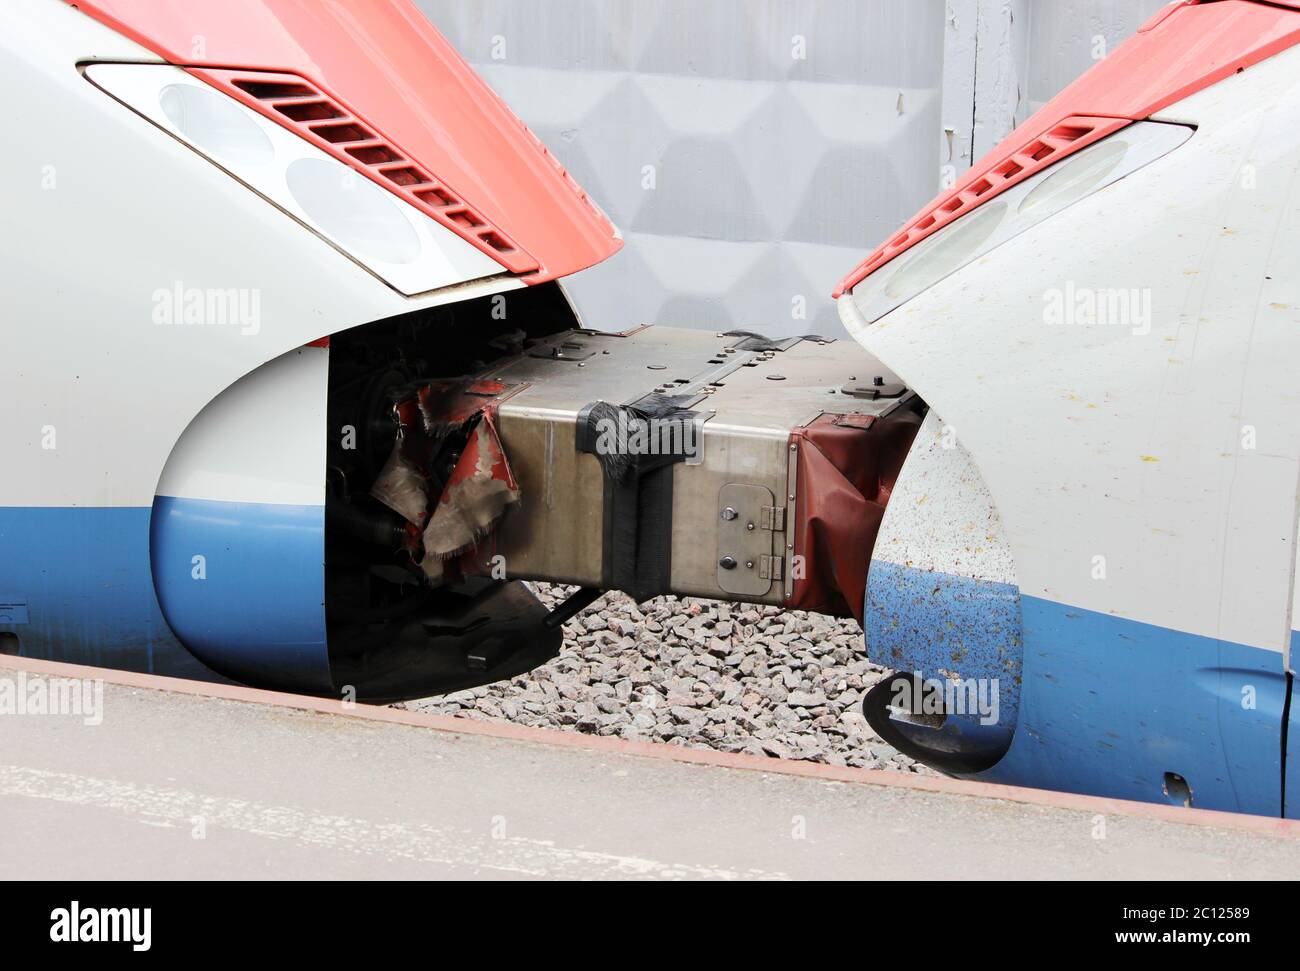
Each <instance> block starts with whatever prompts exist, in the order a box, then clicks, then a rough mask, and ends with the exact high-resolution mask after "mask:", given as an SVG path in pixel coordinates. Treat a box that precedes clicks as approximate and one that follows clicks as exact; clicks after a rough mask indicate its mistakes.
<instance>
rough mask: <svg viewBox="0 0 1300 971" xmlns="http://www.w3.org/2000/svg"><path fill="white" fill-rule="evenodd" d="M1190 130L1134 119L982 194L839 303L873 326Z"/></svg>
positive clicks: (1136, 166)
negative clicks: (985, 197) (976, 203)
mask: <svg viewBox="0 0 1300 971" xmlns="http://www.w3.org/2000/svg"><path fill="white" fill-rule="evenodd" d="M1193 131H1194V129H1192V128H1189V127H1187V126H1186V125H1171V124H1165V123H1162V122H1138V123H1136V124H1133V125H1129V126H1127V127H1126V128H1124V129H1122V130H1120V131H1118V132H1116V133H1115V134H1114V135H1111V136H1110V137H1109V138H1104V139H1102V140H1101V141H1099V142H1097V143H1095V144H1093V145H1091V146H1089V147H1088V148H1085V149H1084V150H1082V151H1080V152H1078V153H1077V154H1074V155H1071V156H1069V157H1068V158H1066V159H1064V160H1062V161H1061V162H1059V163H1058V164H1056V165H1053V166H1051V167H1050V168H1047V169H1044V170H1043V171H1042V172H1040V173H1039V174H1038V175H1036V176H1034V177H1033V178H1030V179H1026V180H1025V181H1024V182H1021V183H1019V184H1018V185H1015V186H1013V187H1012V188H1010V189H1008V190H1007V191H1005V192H1003V193H1001V194H1000V195H998V196H996V197H994V198H992V199H990V200H989V201H988V202H986V203H984V204H983V205H982V206H980V207H979V208H977V209H974V210H972V211H971V212H969V213H967V214H966V215H964V216H962V217H961V218H959V219H956V220H954V221H953V222H952V223H951V224H950V225H948V226H946V227H944V228H943V229H941V230H939V231H938V232H936V233H934V234H933V235H932V236H929V237H927V238H926V239H924V240H922V241H921V242H920V243H917V244H916V245H915V246H913V247H912V248H911V249H909V250H908V251H907V252H905V253H903V254H901V255H900V256H898V257H897V258H896V259H894V260H892V261H890V262H889V263H886V264H884V265H883V266H881V267H880V268H879V269H877V270H876V271H875V272H873V273H872V274H871V275H870V276H869V277H867V278H866V279H865V280H863V281H862V282H861V283H859V284H858V285H857V286H856V287H854V288H853V290H852V291H850V295H849V296H848V297H847V298H846V299H844V300H842V301H841V306H842V308H843V309H844V311H845V313H846V315H848V314H851V315H852V316H853V317H854V318H857V319H854V320H851V321H849V320H846V323H849V324H852V325H856V326H859V327H861V326H866V325H868V324H873V323H875V322H876V321H877V320H879V319H880V318H882V317H884V316H885V315H886V314H888V313H889V312H890V311H892V310H896V309H897V308H898V307H901V306H902V305H903V304H905V303H907V302H908V301H909V300H911V299H912V298H913V297H916V296H919V295H920V294H921V293H923V292H925V291H926V290H928V289H930V287H932V286H934V285H935V284H936V283H938V282H940V281H941V280H943V279H945V278H947V277H948V276H950V275H952V274H953V273H956V272H957V271H958V270H960V269H961V268H962V267H965V266H968V265H970V264H971V263H973V262H975V261H976V260H978V259H979V258H981V257H982V256H985V255H986V254H988V253H990V252H992V251H993V250H994V249H996V248H997V247H999V246H1001V245H1002V244H1003V243H1005V242H1006V241H1007V240H1009V239H1012V238H1014V237H1016V236H1019V235H1020V234H1021V233H1023V232H1025V231H1026V230H1028V229H1030V228H1032V227H1033V226H1037V225H1038V224H1039V223H1041V222H1043V221H1044V220H1046V219H1048V218H1050V217H1052V216H1054V215H1056V214H1057V213H1058V212H1061V211H1062V210H1063V209H1066V208H1067V207H1069V206H1071V205H1073V204H1074V203H1076V202H1078V201H1079V200H1080V199H1083V198H1085V197H1087V196H1090V195H1092V194H1093V193H1094V192H1098V191H1100V190H1102V189H1104V188H1106V186H1108V185H1111V184H1112V183H1115V182H1118V181H1119V180H1120V179H1122V178H1124V177H1125V176H1126V175H1129V174H1131V173H1133V172H1135V171H1137V170H1138V169H1140V168H1142V167H1143V166H1146V165H1149V164H1150V163H1151V162H1154V161H1155V160H1156V159H1158V158H1160V157H1161V156H1163V155H1167V154H1168V153H1169V152H1171V151H1173V150H1174V149H1175V148H1177V147H1178V146H1179V145H1181V144H1182V143H1183V142H1185V141H1186V140H1187V139H1188V138H1190V137H1191V135H1192V132H1193Z"/></svg>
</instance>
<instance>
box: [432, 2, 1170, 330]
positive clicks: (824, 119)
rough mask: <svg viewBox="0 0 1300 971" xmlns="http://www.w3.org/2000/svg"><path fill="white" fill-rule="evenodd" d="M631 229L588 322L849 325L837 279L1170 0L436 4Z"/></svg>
mask: <svg viewBox="0 0 1300 971" xmlns="http://www.w3.org/2000/svg"><path fill="white" fill-rule="evenodd" d="M417 2H418V3H419V5H420V7H421V8H422V9H423V10H424V12H425V14H426V15H427V16H428V17H429V18H430V20H432V21H433V23H434V24H435V25H436V26H437V27H438V28H439V30H441V31H442V32H443V33H444V34H445V35H446V36H447V37H448V39H449V40H451V42H452V43H453V44H455V45H456V47H457V48H458V49H459V50H460V52H461V53H462V54H463V55H464V56H465V57H466V59H467V60H469V61H470V62H471V63H472V64H473V65H474V66H475V67H476V68H477V69H478V70H479V71H480V72H481V73H482V74H483V75H484V77H486V78H487V80H488V82H489V83H490V84H492V86H493V87H495V88H496V89H497V91H499V92H500V93H501V95H502V96H503V97H504V98H505V99H506V100H507V101H508V102H510V104H511V106H512V107H513V108H514V109H515V111H516V112H518V113H519V115H520V116H521V117H522V118H523V119H524V120H525V121H526V122H528V124H529V125H530V126H531V127H532V129H533V130H534V131H535V132H537V134H538V135H539V136H540V137H541V138H542V139H543V141H545V142H546V143H547V145H549V146H550V147H551V149H552V150H553V151H554V152H555V153H556V155H558V156H559V158H560V159H561V161H563V162H564V164H565V165H566V166H567V167H568V168H569V170H570V171H571V172H572V173H573V175H574V177H575V178H576V179H577V180H578V181H579V182H580V183H581V184H582V185H583V186H585V187H586V188H587V189H588V190H589V191H590V192H591V194H592V196H593V198H595V199H596V200H597V201H598V202H600V204H601V205H602V206H604V207H605V209H606V210H607V211H608V212H609V214H610V216H611V217H612V218H613V219H614V221H615V222H616V223H617V224H618V225H619V227H620V228H621V229H622V230H623V233H624V235H625V237H626V239H627V245H626V247H625V249H624V250H623V252H622V253H620V254H619V255H618V256H616V257H615V258H613V259H612V260H610V261H608V262H607V263H605V264H603V265H602V266H599V267H596V268H594V269H592V270H588V271H586V272H585V273H582V274H579V275H578V276H576V277H574V278H572V279H571V280H570V281H569V289H570V292H571V293H572V294H573V295H574V298H575V300H576V301H577V303H578V306H579V309H580V311H581V312H582V314H583V316H584V318H585V320H586V322H587V324H588V326H592V327H599V328H601V329H622V328H625V327H629V326H633V325H636V324H640V323H659V324H671V325H676V326H687V327H698V328H702V329H706V330H723V329H735V328H743V329H748V330H757V331H761V332H763V333H768V334H772V335H774V336H776V335H781V336H785V335H795V334H807V333H819V334H826V335H828V336H835V335H842V334H843V330H842V327H841V325H840V323H839V320H838V318H837V316H836V313H835V308H834V305H833V304H832V302H831V300H830V292H831V290H832V289H833V288H834V285H835V283H836V281H838V280H839V279H840V278H841V277H842V276H844V275H845V274H846V273H847V272H848V271H849V270H850V269H852V268H853V266H855V265H856V264H857V263H858V262H859V261H860V260H861V259H862V258H863V257H865V256H866V254H867V253H868V252H869V251H870V250H871V249H873V248H874V247H875V246H876V245H878V244H879V242H880V241H881V240H882V239H884V237H885V236H886V235H888V234H889V233H890V232H892V231H893V230H894V229H896V228H897V227H898V226H899V224H900V223H902V222H903V221H904V220H906V219H907V218H908V217H909V216H911V215H912V214H913V213H915V212H916V211H917V210H918V209H919V208H920V207H921V206H922V205H924V204H925V203H926V202H927V201H928V200H929V199H930V198H931V197H932V196H933V195H934V194H935V192H936V191H937V189H938V188H939V187H940V185H941V184H942V182H943V181H944V180H945V179H951V178H955V176H956V175H958V174H960V172H962V171H964V170H965V169H966V168H967V167H969V166H970V164H971V161H972V158H973V157H974V158H978V157H979V156H980V155H982V154H983V153H984V152H985V151H987V150H988V149H989V148H991V147H992V146H993V145H994V144H996V143H997V142H998V141H999V140H1000V139H1001V138H1002V137H1003V136H1004V135H1006V134H1007V133H1008V132H1009V131H1010V130H1011V129H1012V128H1013V127H1014V126H1015V125H1016V124H1019V123H1020V122H1021V121H1023V120H1024V119H1025V118H1027V117H1028V116H1029V115H1030V114H1032V112H1033V111H1034V110H1036V109H1037V108H1038V107H1040V106H1041V105H1042V104H1043V103H1044V102H1045V101H1047V100H1048V99H1049V98H1051V97H1052V95H1054V94H1055V93H1056V92H1057V91H1059V90H1060V89H1061V88H1062V87H1064V86H1065V85H1066V84H1068V83H1069V82H1070V81H1071V80H1073V79H1074V78H1075V77H1077V76H1078V75H1079V74H1081V73H1083V72H1084V71H1085V70H1087V69H1088V68H1089V67H1090V66H1091V65H1092V64H1093V63H1094V61H1095V59H1096V57H1098V56H1100V55H1103V54H1104V53H1106V52H1108V51H1109V50H1110V49H1113V48H1114V46H1116V45H1117V44H1118V43H1119V42H1121V41H1122V40H1123V39H1124V38H1126V37H1128V36H1129V35H1130V34H1132V33H1133V32H1134V31H1135V30H1136V29H1137V27H1139V26H1140V25H1141V24H1142V22H1143V21H1144V20H1146V18H1147V17H1149V16H1150V14H1151V13H1153V12H1154V11H1155V10H1156V9H1158V8H1159V7H1160V6H1161V5H1162V0H417Z"/></svg>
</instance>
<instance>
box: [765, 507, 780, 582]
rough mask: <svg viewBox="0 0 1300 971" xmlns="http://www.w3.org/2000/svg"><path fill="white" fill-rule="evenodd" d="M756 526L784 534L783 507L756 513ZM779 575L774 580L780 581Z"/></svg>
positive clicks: (767, 508)
mask: <svg viewBox="0 0 1300 971" xmlns="http://www.w3.org/2000/svg"><path fill="white" fill-rule="evenodd" d="M758 525H759V527H760V528H762V529H766V530H770V531H771V532H773V533H784V532H785V507H784V506H764V507H763V508H762V509H760V510H759V513H758ZM780 578H781V577H780V574H778V575H777V577H776V579H778V580H779V579H780Z"/></svg>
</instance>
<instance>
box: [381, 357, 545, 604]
mask: <svg viewBox="0 0 1300 971" xmlns="http://www.w3.org/2000/svg"><path fill="white" fill-rule="evenodd" d="M506 391H507V386H506V385H505V384H503V383H502V382H500V381H494V380H478V381H468V382H467V381H439V382H433V383H430V384H426V385H424V386H423V387H421V388H419V389H418V390H417V391H414V392H413V393H412V394H411V395H410V396H409V397H407V398H406V399H404V400H403V401H400V402H398V403H397V404H396V405H395V406H394V414H395V417H396V420H397V423H398V426H399V433H398V437H397V444H396V445H395V446H394V448H393V454H392V455H391V456H390V457H389V460H388V463H387V465H385V467H384V470H383V471H382V472H381V473H380V475H379V478H378V479H377V480H376V482H375V484H374V486H373V488H372V489H371V493H370V494H371V495H372V496H373V497H374V498H375V499H377V500H378V501H380V502H382V503H383V504H384V505H385V506H387V507H388V508H389V509H391V510H393V511H394V512H396V513H397V514H398V515H400V516H402V517H404V518H405V519H406V520H407V522H408V523H410V524H411V539H412V542H411V544H410V547H409V549H410V551H411V553H412V556H413V557H414V559H415V561H416V562H417V563H418V564H419V565H420V566H421V567H422V568H423V569H424V572H425V574H426V575H427V576H428V578H429V581H430V582H431V583H435V584H436V583H440V582H442V581H443V580H444V579H445V578H446V577H447V576H448V575H455V574H457V573H472V572H477V564H476V562H469V561H466V562H465V563H459V562H457V561H458V560H460V559H461V558H462V557H464V556H465V555H467V554H469V553H471V552H473V553H482V547H483V546H484V545H485V544H489V541H490V539H491V537H492V535H493V533H494V532H495V531H496V528H497V526H498V525H499V524H500V522H501V519H502V518H503V517H504V516H505V514H506V511H507V510H508V509H510V508H511V507H512V506H514V505H516V504H518V502H519V499H520V491H519V484H518V482H517V481H516V480H515V477H514V473H513V472H512V471H511V469H510V462H509V461H508V460H507V458H506V454H505V449H504V448H503V447H502V444H501V437H500V434H499V433H498V431H497V426H496V420H495V418H494V417H493V409H494V406H495V404H496V402H497V400H498V399H499V396H500V395H502V394H504V393H505V392H506ZM462 436H463V438H464V444H463V446H461V445H460V441H461V438H462ZM456 448H460V452H459V454H455V453H454V449H456ZM448 453H451V454H448ZM440 463H441V464H442V467H443V468H444V469H446V464H451V463H454V464H451V467H450V470H449V471H447V472H445V473H443V474H437V473H436V472H435V469H436V468H437V467H438V466H439V465H440ZM444 476H445V478H444Z"/></svg>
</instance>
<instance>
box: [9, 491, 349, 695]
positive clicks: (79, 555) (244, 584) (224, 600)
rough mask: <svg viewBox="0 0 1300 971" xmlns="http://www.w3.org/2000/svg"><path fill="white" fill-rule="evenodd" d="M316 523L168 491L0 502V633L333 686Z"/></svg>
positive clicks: (47, 655)
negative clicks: (132, 497)
mask: <svg viewBox="0 0 1300 971" xmlns="http://www.w3.org/2000/svg"><path fill="white" fill-rule="evenodd" d="M324 519H325V517H324V507H322V506H277V505H258V504H250V503H231V502H209V501H202V500H191V499H172V498H164V497H160V498H159V499H157V500H156V502H155V506H154V508H153V509H152V510H151V509H148V508H107V509H105V508H93V509H91V508H15V507H9V508H0V549H3V550H4V552H5V555H4V556H0V606H3V605H12V606H21V607H22V608H23V609H22V611H21V612H18V611H14V612H13V613H11V614H10V618H9V619H10V620H14V621H23V620H24V615H25V622H21V623H4V622H3V621H0V631H4V632H8V633H13V634H16V635H17V636H18V638H19V643H20V645H21V651H22V654H23V655H24V656H26V657H36V658H44V659H48V660H58V661H68V662H72V663H76V664H88V665H94V666H99V667H110V668H118V669H123V670H133V671H144V672H148V673H153V674H165V675H170V676H174V677H188V678H198V679H202V680H214V679H217V675H216V674H214V673H213V672H212V671H210V670H208V669H207V668H205V667H204V665H203V664H201V663H200V662H199V660H198V659H197V658H203V659H205V660H206V661H208V662H209V663H210V664H212V665H213V666H214V667H218V668H221V669H222V670H223V671H228V672H231V673H232V675H235V676H241V680H255V679H256V678H259V677H260V678H262V679H264V680H263V682H262V683H264V684H285V685H288V684H295V685H299V686H301V687H302V688H304V689H310V688H312V687H316V688H319V690H323V691H329V690H332V685H331V684H330V681H329V657H328V651H327V646H326V637H325V609H324V600H325V591H324V566H323V557H324V528H325V527H324ZM151 533H152V538H151ZM151 551H152V566H151ZM196 556H198V557H203V560H202V570H201V571H199V573H200V574H201V575H202V576H203V579H197V578H196V576H197V575H198V574H196V567H197V565H198V564H196V561H195V559H194V558H195V557H196ZM155 576H156V577H157V581H158V582H157V584H156V588H155V582H154V580H155ZM169 621H170V623H169ZM173 631H175V633H173ZM182 641H184V645H185V646H183V645H182ZM186 646H188V647H189V648H190V651H193V652H194V653H193V654H191V653H190V651H187V650H186ZM196 656H197V657H196ZM236 667H238V668H239V671H238V672H236V671H234V670H233V669H234V668H236Z"/></svg>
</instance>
